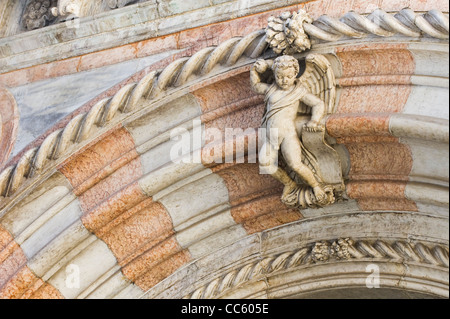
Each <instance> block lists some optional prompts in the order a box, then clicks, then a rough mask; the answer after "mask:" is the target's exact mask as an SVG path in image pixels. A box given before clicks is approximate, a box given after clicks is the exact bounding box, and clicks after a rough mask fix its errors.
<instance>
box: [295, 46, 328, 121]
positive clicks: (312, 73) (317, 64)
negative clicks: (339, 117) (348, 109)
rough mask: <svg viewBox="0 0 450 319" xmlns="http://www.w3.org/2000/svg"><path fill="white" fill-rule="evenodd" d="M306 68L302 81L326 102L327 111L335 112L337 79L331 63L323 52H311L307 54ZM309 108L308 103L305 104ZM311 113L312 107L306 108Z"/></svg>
mask: <svg viewBox="0 0 450 319" xmlns="http://www.w3.org/2000/svg"><path fill="white" fill-rule="evenodd" d="M305 60H306V68H305V72H304V73H303V75H302V76H301V77H300V79H299V80H300V81H301V83H302V84H303V85H304V86H305V87H306V88H307V89H308V91H309V92H311V93H312V94H314V95H315V96H317V97H318V98H320V99H321V100H322V101H324V102H325V106H326V113H327V114H330V113H333V112H334V108H335V101H336V79H335V77H334V72H333V69H332V67H331V63H330V62H329V61H328V60H327V58H325V56H323V55H321V54H316V53H311V54H308V55H307V56H306V59H305ZM304 107H305V108H307V106H306V105H304ZM306 110H307V112H306V113H310V112H311V110H310V108H307V109H306Z"/></svg>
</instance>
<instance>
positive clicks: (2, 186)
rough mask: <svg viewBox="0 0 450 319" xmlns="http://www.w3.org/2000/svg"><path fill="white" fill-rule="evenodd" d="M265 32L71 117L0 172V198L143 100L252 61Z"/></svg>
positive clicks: (178, 65) (182, 63) (176, 65)
mask: <svg viewBox="0 0 450 319" xmlns="http://www.w3.org/2000/svg"><path fill="white" fill-rule="evenodd" d="M263 35H264V30H258V31H256V32H253V33H251V34H249V35H247V36H245V37H238V38H232V39H230V40H228V41H225V42H223V43H222V44H220V45H219V46H217V47H208V48H205V49H203V50H200V51H199V52H197V53H195V54H194V55H193V56H191V57H190V58H182V59H179V60H176V61H174V62H172V63H171V64H170V65H168V66H167V67H166V68H165V69H163V70H162V71H161V72H151V73H149V74H148V75H147V76H145V77H144V78H143V79H141V80H140V81H139V82H138V83H132V84H128V85H126V86H124V87H123V88H122V89H120V90H119V91H118V92H117V93H116V94H115V95H114V96H113V97H110V98H106V99H103V100H101V101H99V102H98V103H97V104H95V105H94V106H93V107H92V108H91V109H90V111H89V112H87V113H83V114H79V115H78V116H76V117H74V118H73V119H72V120H71V121H70V122H69V123H68V124H67V126H66V127H65V128H62V129H59V130H56V131H54V132H53V133H51V134H50V135H48V136H47V137H46V138H45V140H44V141H43V142H42V144H41V145H40V146H38V147H35V148H32V149H30V150H28V151H27V152H26V153H25V154H24V155H23V156H22V157H21V158H20V159H19V161H18V162H17V164H16V165H12V166H9V167H7V168H6V169H4V170H3V172H1V173H0V196H4V197H8V196H11V195H12V194H14V192H15V191H17V189H18V188H19V187H20V186H21V185H22V184H23V183H24V182H25V181H26V180H28V179H30V178H32V177H33V176H35V175H36V174H38V173H40V172H41V171H42V169H43V168H44V166H45V165H46V164H47V163H49V162H50V161H53V160H57V159H59V158H61V157H62V156H63V155H64V154H65V153H66V150H68V149H69V148H70V146H72V145H73V144H77V143H81V142H83V141H85V140H87V139H88V137H90V136H91V133H92V132H93V130H94V127H104V126H106V125H108V124H109V123H110V122H112V120H113V119H115V118H116V117H118V116H121V114H123V115H124V114H126V113H131V112H133V111H136V110H137V107H138V105H139V101H140V100H141V99H142V98H146V99H156V98H158V96H159V95H160V94H161V93H162V92H163V91H165V90H167V89H169V88H170V87H172V88H173V87H180V86H182V85H184V84H185V83H186V82H187V81H188V79H189V78H190V77H191V76H195V75H197V76H203V75H206V74H208V73H210V72H211V70H212V69H213V68H214V67H215V66H216V65H218V64H225V65H227V66H232V65H234V64H236V62H237V61H238V60H239V58H241V57H242V56H243V55H244V54H245V55H246V56H247V57H249V58H251V59H254V58H256V57H258V56H260V55H261V54H262V53H263V52H264V50H265V49H266V47H267V43H266V42H265V39H264V38H263Z"/></svg>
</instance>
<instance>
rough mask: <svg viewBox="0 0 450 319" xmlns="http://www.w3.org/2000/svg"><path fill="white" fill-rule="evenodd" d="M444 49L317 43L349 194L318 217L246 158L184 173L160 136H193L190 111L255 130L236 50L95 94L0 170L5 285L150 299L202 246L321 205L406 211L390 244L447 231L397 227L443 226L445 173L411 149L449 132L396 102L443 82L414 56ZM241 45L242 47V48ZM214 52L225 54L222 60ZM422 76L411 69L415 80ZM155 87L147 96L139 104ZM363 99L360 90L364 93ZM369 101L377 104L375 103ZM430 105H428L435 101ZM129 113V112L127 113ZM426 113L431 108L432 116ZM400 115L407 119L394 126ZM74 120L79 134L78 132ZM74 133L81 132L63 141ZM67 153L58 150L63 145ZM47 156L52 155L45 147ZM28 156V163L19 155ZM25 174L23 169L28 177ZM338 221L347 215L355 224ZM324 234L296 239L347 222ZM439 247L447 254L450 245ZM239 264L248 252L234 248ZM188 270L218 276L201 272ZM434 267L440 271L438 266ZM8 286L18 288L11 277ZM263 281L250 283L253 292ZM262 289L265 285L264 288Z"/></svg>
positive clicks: (253, 105) (262, 231)
mask: <svg viewBox="0 0 450 319" xmlns="http://www.w3.org/2000/svg"><path fill="white" fill-rule="evenodd" d="M261 35H262V34H261V33H259V34H257V36H256V37H254V36H255V35H252V36H251V37H254V38H253V39H252V41H255V42H254V43H253V42H252V43H253V44H256V45H250V46H249V47H250V48H252V49H255V50H256V48H258V45H259V44H260V43H261V38H260V37H261ZM251 37H250V38H251ZM247 40H248V38H247V39H246V40H245V41H247ZM238 42H239V39H233V40H232V41H230V42H229V43H226V45H224V46H222V47H221V50H222V49H225V50H230V51H229V52H228V53H229V54H230V56H236V55H237V56H239V54H238V52H236V50H234V48H235V47H234V46H233V44H234V45H236V44H237V43H238ZM260 49H261V48H260ZM369 49H370V50H369ZM446 49H447V50H448V47H447V46H446V45H442V44H441V43H435V44H434V47H433V50H429V47H428V46H427V45H421V44H417V43H415V42H414V43H412V44H410V43H408V42H406V43H405V42H404V39H402V40H401V41H396V40H389V39H388V40H382V41H381V40H380V41H379V42H376V43H373V42H367V41H365V40H351V41H350V40H349V42H345V43H341V44H339V45H337V44H325V45H322V46H317V47H316V48H315V49H314V50H315V52H321V53H326V54H330V55H331V56H333V57H336V59H337V60H336V61H338V62H339V64H338V65H339V66H340V67H341V68H342V69H341V72H340V73H339V79H338V80H339V85H340V99H339V107H338V111H337V113H336V114H335V115H333V116H331V117H330V118H329V119H328V121H327V130H328V134H329V135H330V137H331V138H332V139H333V138H334V139H336V142H337V144H338V145H340V146H339V148H340V154H341V156H342V160H343V162H346V163H348V167H349V169H348V174H347V175H346V178H347V179H348V181H347V192H348V195H349V197H350V200H349V201H348V202H344V203H339V204H336V205H335V206H331V207H330V208H327V209H323V210H319V211H313V210H306V211H302V212H298V211H293V210H289V209H287V208H284V207H283V206H281V204H280V202H279V193H280V191H281V190H280V187H279V185H278V184H277V183H275V182H274V181H273V180H272V179H270V178H269V177H267V176H260V175H259V174H258V170H257V165H255V164H254V163H244V164H241V163H228V164H227V163H225V164H222V165H205V164H204V163H192V164H186V165H183V166H182V167H180V166H177V165H175V164H174V163H172V161H171V159H170V157H169V154H170V152H169V150H170V149H171V148H172V147H173V144H174V141H172V140H171V139H170V132H171V130H172V129H174V128H176V127H180V128H185V129H186V130H187V131H188V132H190V134H193V120H200V121H201V122H202V124H203V125H204V126H205V127H206V126H208V125H213V127H217V128H220V129H225V128H226V127H229V125H230V126H231V127H233V125H236V127H241V128H245V127H250V128H255V127H256V126H257V125H258V124H259V123H258V122H259V117H258V115H260V114H261V111H262V101H261V97H257V96H255V95H254V93H252V92H251V90H250V89H249V85H248V83H247V82H246V79H247V78H248V74H247V72H248V68H249V66H250V65H251V63H252V62H253V61H254V58H255V57H251V56H250V57H245V56H244V57H242V58H241V59H239V60H237V61H235V62H236V64H227V63H226V62H227V61H229V59H228V55H227V54H223V55H220V54H215V55H212V56H213V58H211V59H209V58H207V57H208V56H209V57H211V55H209V54H211V53H212V52H218V51H214V50H217V49H214V50H212V49H208V50H205V51H203V52H201V53H200V54H199V55H197V56H196V58H195V59H199V60H201V61H203V62H205V64H204V65H205V66H206V67H204V68H203V69H202V70H207V71H208V72H206V73H204V74H203V75H201V74H200V75H199V74H195V75H194V76H193V77H192V78H190V80H189V81H188V82H185V83H184V84H180V83H178V84H180V86H175V87H174V86H173V84H174V83H177V82H174V81H175V78H174V77H173V75H174V74H178V73H177V72H178V71H180V68H183V67H187V69H190V70H193V69H195V68H194V66H193V65H192V64H189V61H192V60H189V59H182V60H178V61H176V62H175V63H174V64H171V65H170V66H169V67H168V68H166V69H165V70H163V71H162V72H161V73H159V74H158V77H155V74H153V75H152V74H150V75H148V76H147V77H145V78H143V79H142V80H141V81H140V82H139V83H137V84H135V83H134V84H130V85H127V86H125V87H123V88H122V89H121V90H120V91H119V92H118V93H117V94H116V95H115V96H114V97H112V98H111V99H106V100H103V101H101V102H99V104H97V105H96V106H94V108H93V109H92V110H91V111H90V112H89V113H87V114H85V115H82V116H79V117H77V118H75V119H74V121H73V122H71V123H69V125H68V126H67V127H66V128H65V129H64V130H62V131H58V132H56V133H55V134H54V135H52V136H50V137H49V138H48V139H47V140H46V141H44V143H43V144H42V146H41V147H40V148H39V149H38V150H34V151H31V152H30V153H29V154H27V155H26V156H25V157H24V159H23V160H21V161H19V163H18V165H17V166H16V167H15V168H14V170H13V169H11V170H9V171H6V173H5V172H4V173H2V177H4V176H5V175H7V174H8V179H4V180H7V182H8V183H9V182H10V181H16V182H14V183H12V184H9V186H8V187H7V188H5V189H7V191H6V192H7V193H8V192H9V190H11V189H15V188H16V193H11V195H12V196H11V197H9V198H6V199H3V200H2V213H1V222H2V224H1V225H2V226H1V227H2V228H3V229H2V228H0V231H1V232H2V238H6V239H5V240H4V241H2V246H0V247H2V248H3V251H5V252H6V253H5V254H6V260H8V261H14V262H15V263H16V264H15V265H16V266H15V268H12V269H9V270H8V274H7V275H8V276H6V279H4V281H3V282H2V285H1V287H2V293H3V294H4V295H7V294H8V293H9V294H10V295H9V296H22V297H24V296H25V297H26V296H49V295H50V296H52V297H66V298H112V297H116V298H121V297H131V298H136V297H141V296H143V295H145V296H151V295H152V294H154V293H156V292H157V291H158V289H159V287H163V286H164V285H165V284H166V283H168V282H171V281H172V280H177V278H178V279H180V278H186V279H185V283H186V284H192V281H193V280H194V279H193V278H194V277H192V278H189V277H186V276H185V275H186V271H189V269H191V268H189V267H187V266H186V265H199V264H198V261H200V260H202V258H206V257H205V256H209V257H212V256H213V255H208V254H209V252H210V251H213V252H216V251H219V250H221V249H223V248H224V247H227V245H230V244H232V243H239V242H240V240H242V242H241V243H247V241H248V240H249V239H251V238H256V239H259V240H261V238H264V236H266V235H268V234H269V233H270V231H267V232H266V230H272V229H273V230H274V231H275V230H286V229H288V228H289V227H293V226H294V225H297V224H301V225H305V224H307V223H308V222H310V220H309V219H303V221H299V222H297V220H302V218H304V217H309V216H312V217H314V216H317V214H319V215H328V214H331V215H339V214H340V215H342V216H341V217H342V220H346V219H348V218H349V216H350V217H351V216H353V215H357V216H358V220H359V222H362V221H364V220H366V218H367V217H369V216H375V215H379V216H382V215H383V213H384V212H386V211H391V212H393V215H396V214H400V215H402V220H403V222H402V223H400V222H398V223H397V226H398V227H399V228H400V229H403V231H404V233H405V234H407V235H404V234H402V235H398V237H395V238H396V240H400V241H401V242H407V241H408V240H409V239H410V236H411V234H418V235H420V236H424V234H425V237H426V236H428V235H427V234H432V233H433V232H436V230H438V231H437V233H438V234H446V233H447V234H448V230H447V231H446V230H445V229H441V228H440V227H442V225H441V224H443V225H445V222H444V223H436V224H434V226H433V227H434V228H433V230H432V231H431V230H429V229H428V230H422V231H420V232H417V233H416V231H415V230H414V229H410V230H405V225H406V226H408V225H409V224H407V223H405V220H407V218H408V217H407V216H417V218H419V217H420V218H423V219H424V221H423V222H424V223H431V221H433V220H436V218H441V219H442V220H446V218H447V220H448V197H447V198H446V197H445V194H444V193H445V191H446V190H448V174H447V176H446V175H445V174H442V172H440V173H436V170H434V169H430V168H429V167H428V166H426V165H421V163H423V161H422V160H423V157H420V156H421V154H422V155H423V154H425V153H426V152H427V151H430V150H431V151H434V152H435V153H436V154H437V155H439V154H444V153H445V149H444V150H441V149H440V146H442V145H443V144H445V142H446V141H447V142H448V134H447V135H446V134H445V127H446V126H447V129H448V121H447V125H445V124H446V123H445V121H443V120H442V119H440V118H438V117H436V118H432V119H429V118H428V119H427V118H424V117H423V116H422V115H423V114H421V113H420V112H421V110H419V109H418V108H417V105H416V106H414V105H409V106H408V105H407V103H408V101H409V100H410V98H411V96H413V94H414V92H413V90H414V87H420V85H421V83H422V84H424V83H428V84H427V85H426V86H429V84H430V82H427V78H428V77H430V78H431V77H434V78H436V77H441V78H444V77H445V74H440V73H439V70H438V71H436V70H434V69H433V70H427V68H425V67H424V65H423V63H424V61H423V59H422V60H421V54H420V52H428V53H427V54H430V55H433V56H435V57H439V56H442V54H443V52H444V51H445V50H446ZM239 50H242V52H241V53H243V52H244V51H245V50H243V48H242V47H239ZM250 51H251V50H250ZM250 55H251V54H250ZM220 58H223V59H224V60H223V61H222V62H223V63H217V62H219V61H220ZM399 60H401V61H403V62H404V63H403V64H401V65H400V66H398V65H397V64H396V63H394V62H395V61H399ZM208 61H209V62H208ZM211 61H212V62H211ZM367 61H370V63H369V64H370V65H368V63H367ZM374 61H375V63H373V62H374ZM389 61H394V62H389ZM215 63H217V64H215ZM421 63H422V64H421ZM335 65H336V64H335ZM418 65H419V66H420V67H418ZM417 70H419V71H420V72H421V73H420V74H416V73H417ZM428 71H430V72H429V73H427V72H428ZM436 72H438V73H436ZM178 75H179V74H178ZM447 76H448V75H447ZM420 81H422V82H420ZM441 82H442V81H441ZM441 82H439V81H438V82H436V83H432V84H433V85H432V87H433V88H437V89H434V92H435V93H436V92H438V93H439V94H441V91H445V86H444V87H443V86H442V83H441ZM444 82H445V81H444ZM150 87H151V88H154V89H155V90H154V91H151V92H150V99H147V94H148V93H149V92H148V89H149V88H150ZM167 88H169V89H170V90H166V89H167ZM165 90H166V91H165ZM447 90H448V88H447ZM133 93H138V94H137V95H134V94H133ZM161 93H164V94H161ZM419 93H420V92H419ZM419 93H417V92H416V94H419ZM138 96H139V97H138ZM362 96H364V97H366V99H365V100H361V97H362ZM142 97H144V98H142ZM411 100H414V99H413V98H411ZM124 101H126V102H127V103H128V104H126V105H125V104H123V103H124ZM358 101H359V102H361V101H362V103H357V102H358ZM374 102H377V104H376V106H381V108H382V109H381V111H380V110H378V109H374V105H372V104H373V103H374ZM432 102H433V101H432V100H430V101H429V105H427V106H432V104H433V103H432ZM371 103H372V104H371ZM438 106H439V105H438ZM129 107H130V109H128V108H129ZM408 107H409V109H408ZM414 107H416V108H414ZM405 109H408V110H409V113H408V112H404V110H405ZM125 110H130V113H126V112H122V111H125ZM432 110H433V112H435V113H436V114H438V115H439V110H436V109H432ZM414 112H415V113H414ZM355 114H356V115H355ZM405 119H408V120H410V121H411V122H410V123H412V125H403V124H400V123H404V122H403V120H405ZM80 123H83V125H84V126H82V127H83V128H85V129H79V128H80V126H78V125H79V124H80ZM86 123H90V124H91V126H87V125H86ZM95 123H97V124H99V125H93V124H95ZM417 123H421V125H425V126H427V125H428V127H429V128H431V129H432V131H433V133H432V134H430V131H426V130H425V131H421V130H416V129H415V128H414V125H415V124H417ZM402 125H403V126H402ZM77 129H78V131H77ZM75 132H76V133H75ZM435 132H436V133H435ZM74 136H76V137H83V136H84V137H86V139H85V140H81V142H80V143H78V144H73V143H70V141H71V138H74ZM402 138H403V139H405V140H401V139H402ZM408 138H410V139H409V140H408ZM446 139H447V140H446ZM417 140H419V141H420V142H419V143H418V142H417ZM55 141H56V142H57V143H55ZM65 147H66V148H65ZM222 147H224V148H225V145H222ZM64 149H65V150H66V151H67V153H64V152H62V151H61V150H64ZM47 151H48V152H47ZM231 152H232V153H233V152H234V148H231ZM58 153H59V155H60V157H57V156H56V157H52V156H54V154H58ZM48 154H51V156H50V158H49V156H48ZM444 155H445V154H444ZM447 157H448V155H447ZM30 158H32V159H33V160H32V161H31V163H33V165H34V166H31V165H30V161H29V159H30ZM374 158H375V159H376V160H377V161H373V159H374ZM435 160H436V163H437V164H436V165H437V167H442V165H441V164H442V163H441V162H445V156H443V157H442V158H439V157H438V156H436V158H435ZM27 161H28V162H27ZM30 169H32V170H33V171H34V175H29V176H30V179H23V178H22V177H25V175H26V174H28V173H29V172H30ZM33 176H34V177H33ZM15 177H17V179H15ZM409 180H412V181H413V183H412V184H411V183H408V181H409ZM22 183H23V185H22ZM446 183H447V184H446ZM11 185H12V186H11ZM446 185H447V187H446ZM1 186H3V185H1ZM21 187H22V188H21ZM2 192H3V190H2ZM3 194H5V193H4V192H3ZM436 194H438V196H436ZM186 207H189V209H186ZM280 207H283V208H281V209H280ZM372 212H375V213H373V214H372ZM402 212H404V213H402ZM371 214H372V215H371ZM374 218H375V217H374ZM367 220H369V219H368V218H367ZM411 224H414V225H416V224H418V225H419V224H420V223H419V222H417V221H411ZM283 225H285V226H283ZM339 225H342V226H345V223H341V222H340V223H339ZM349 225H352V226H355V225H358V222H357V221H356V220H353V221H352V222H349ZM368 226H370V224H369V225H368ZM277 227H278V228H277ZM284 227H285V228H284ZM304 231H305V233H308V231H307V230H304ZM391 231H392V232H395V231H396V230H395V229H392V230H391ZM252 234H253V235H252ZM272 234H273V232H272ZM353 234H354V237H355V239H357V240H366V239H367V238H368V237H370V236H369V235H368V234H367V231H366V230H364V233H363V234H361V233H358V232H356V233H353ZM363 235H364V236H363ZM249 236H250V237H249ZM330 236H331V235H330V234H327V235H324V236H322V237H320V236H317V237H316V238H315V239H314V241H310V242H306V243H305V244H306V246H304V247H297V248H299V249H301V248H307V247H309V246H308V245H311V244H314V243H315V242H317V241H324V240H325V241H331V242H330V244H332V241H333V240H336V239H339V238H344V237H346V236H349V237H353V236H350V234H348V233H346V232H345V231H343V229H340V230H339V232H337V233H335V235H333V236H332V237H330ZM373 236H374V238H384V237H380V236H378V235H373ZM420 236H419V237H420ZM392 238H394V237H392ZM392 238H391V239H392ZM425 239H426V240H425ZM425 239H424V240H425V243H426V245H431V246H430V247H431V248H429V249H434V248H433V247H434V246H433V245H434V243H435V241H436V238H435V241H431V242H430V241H429V239H427V238H425ZM438 239H439V240H438V243H437V244H439V245H444V246H445V245H446V247H448V238H438ZM259 243H260V241H259ZM430 243H431V244H430ZM437 244H436V245H437ZM424 245H425V244H424ZM427 247H428V246H427ZM274 249H275V250H276V254H275V252H274V254H275V255H276V258H278V257H280V256H281V255H279V254H280V253H282V249H281V246H280V245H276V246H275V248H274ZM424 251H426V252H427V250H426V249H425V250H424ZM440 251H441V250H440ZM285 253H287V251H285ZM14 254H15V255H14ZM441 255H444V256H445V255H446V256H447V259H448V248H447V250H445V249H444V251H441ZM230 256H231V255H230ZM276 258H275V259H274V260H276ZM419 258H420V257H419ZM424 258H426V256H425V257H424ZM439 258H440V257H439ZM444 259H445V258H444ZM193 261H194V263H192V262H193ZM240 261H241V262H245V261H247V260H246V259H245V258H244V257H242V258H241V259H240ZM279 261H281V259H280V260H279ZM196 262H197V264H195V263H196ZM68 265H77V266H78V267H80V271H81V274H82V282H81V284H80V287H79V288H78V289H74V288H73V287H67V285H66V280H65V279H66V276H67V273H66V266H68ZM447 265H448V262H447ZM183 266H186V267H183ZM243 266H245V264H243ZM196 267H197V266H196ZM447 267H448V266H447ZM196 269H197V270H198V271H199V272H200V273H202V272H203V271H206V272H207V273H208V272H209V273H210V274H213V271H212V270H207V268H202V267H197V268H196ZM328 270H330V269H328ZM191 273H195V271H194V270H191ZM445 273H447V274H448V269H447V270H444V271H443V272H442V273H440V274H441V275H442V274H444V275H445ZM344 274H345V271H344ZM360 274H362V273H360ZM394 275H395V276H398V275H399V273H395V274H394ZM441 275H439V276H438V277H441ZM33 276H34V277H33ZM180 276H181V277H180ZM447 276H448V275H447ZM24 278H26V279H27V280H28V281H26V280H24ZM395 278H398V277H395ZM360 279H361V280H362V278H360ZM213 280H215V278H213ZM18 282H22V283H23V282H26V284H23V285H22V286H19V285H18V284H17V283H18ZM324 282H325V281H324ZM447 282H448V280H447ZM199 283H201V281H196V284H199ZM325 286H326V285H325V284H324V287H325ZM426 286H427V285H426V284H425V285H424V287H426ZM326 287H329V286H326ZM280 289H281V290H280ZM280 289H279V291H282V289H284V288H280ZM405 289H408V288H405ZM5 291H6V292H5ZM11 291H12V292H11ZM259 291H261V290H257V289H256V290H255V294H256V293H258V292H259ZM262 291H267V287H266V288H265V290H262ZM236 292H237V291H236ZM186 293H187V294H189V293H192V292H191V291H188V292H186ZM283 294H284V295H285V296H288V295H289V294H288V293H283ZM435 294H436V295H442V292H439V293H435ZM183 296H184V295H180V297H183Z"/></svg>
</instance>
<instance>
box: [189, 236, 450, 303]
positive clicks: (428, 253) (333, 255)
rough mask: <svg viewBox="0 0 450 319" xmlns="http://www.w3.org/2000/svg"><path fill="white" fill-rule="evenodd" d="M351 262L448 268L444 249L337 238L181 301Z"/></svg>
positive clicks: (225, 278) (271, 259) (245, 269)
mask: <svg viewBox="0 0 450 319" xmlns="http://www.w3.org/2000/svg"><path fill="white" fill-rule="evenodd" d="M352 260H370V261H372V262H374V261H388V262H398V263H405V262H406V263H409V262H414V263H419V264H425V265H428V267H435V268H440V269H444V270H447V269H448V266H449V259H448V246H445V245H440V244H432V243H429V242H416V243H410V242H407V241H394V242H392V241H384V240H377V241H367V240H355V239H352V238H339V239H336V240H331V241H326V240H324V241H318V242H314V243H311V244H309V245H307V246H306V247H302V248H300V249H296V250H292V251H287V252H284V253H281V254H277V255H274V256H268V257H266V258H263V259H259V260H257V261H254V262H252V263H248V264H246V265H244V266H242V267H240V268H238V269H234V270H232V271H231V272H228V273H226V274H224V275H222V276H221V277H219V278H216V279H215V280H213V281H211V282H209V283H207V284H206V285H203V286H202V287H199V288H197V289H195V290H194V291H193V292H192V293H190V294H188V295H186V296H184V298H185V299H207V298H217V297H219V296H220V295H222V294H224V293H226V292H227V291H230V290H232V289H235V288H237V287H239V286H241V285H244V284H246V283H248V282H250V281H256V280H261V279H262V278H264V277H267V276H270V275H272V274H276V273H279V272H283V271H286V270H290V269H295V268H297V267H303V266H310V265H313V264H324V263H331V262H342V261H352Z"/></svg>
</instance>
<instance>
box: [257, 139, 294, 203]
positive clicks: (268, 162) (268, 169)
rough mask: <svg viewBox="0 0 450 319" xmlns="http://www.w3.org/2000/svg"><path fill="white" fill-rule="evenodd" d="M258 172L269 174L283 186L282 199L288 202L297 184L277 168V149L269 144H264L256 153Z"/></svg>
mask: <svg viewBox="0 0 450 319" xmlns="http://www.w3.org/2000/svg"><path fill="white" fill-rule="evenodd" d="M258 159H259V171H260V173H261V174H270V175H271V176H272V177H274V178H275V179H276V180H278V181H279V182H281V183H282V184H283V185H284V189H283V195H282V199H283V200H285V201H289V200H288V197H289V195H291V194H292V193H293V191H294V190H295V189H296V187H297V184H296V183H295V182H294V181H293V180H292V179H291V178H290V177H289V175H288V174H287V173H286V172H285V171H284V170H283V169H281V168H280V167H278V149H277V148H276V147H275V146H274V145H271V144H270V143H264V144H263V146H262V147H261V149H260V151H259V153H258Z"/></svg>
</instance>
